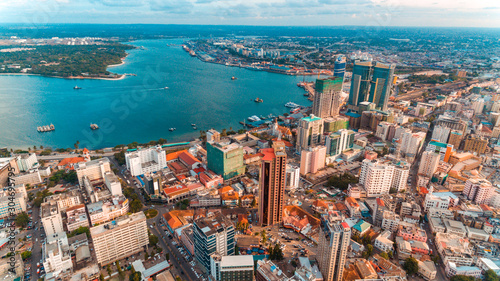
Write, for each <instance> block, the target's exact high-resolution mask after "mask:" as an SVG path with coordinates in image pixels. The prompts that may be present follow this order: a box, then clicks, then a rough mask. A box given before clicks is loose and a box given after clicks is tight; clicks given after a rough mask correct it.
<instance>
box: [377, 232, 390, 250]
mask: <svg viewBox="0 0 500 281" xmlns="http://www.w3.org/2000/svg"><path fill="white" fill-rule="evenodd" d="M390 237H391V231H389V230H386V231H384V232H382V233H381V234H380V235H379V236H378V237H377V238H376V239H375V242H374V243H373V247H375V248H377V249H379V250H380V251H382V252H389V251H393V250H394V242H393V241H392V240H391V239H390Z"/></svg>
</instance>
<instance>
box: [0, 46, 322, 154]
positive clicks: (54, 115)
mask: <svg viewBox="0 0 500 281" xmlns="http://www.w3.org/2000/svg"><path fill="white" fill-rule="evenodd" d="M182 42H183V40H182V39H169V40H143V41H135V42H132V43H131V44H132V45H135V46H138V47H141V46H142V48H137V49H133V50H130V51H129V55H128V56H127V58H126V59H125V63H124V64H123V65H119V66H113V67H110V68H109V70H110V71H111V72H115V73H120V74H123V73H128V74H135V75H136V76H126V77H125V78H124V79H122V80H113V81H109V80H91V79H86V80H70V79H60V78H50V77H41V76H26V75H0V147H5V146H7V147H9V148H24V149H26V148H27V147H32V146H34V145H36V146H40V145H43V146H44V147H52V148H67V147H71V148H73V145H74V143H75V142H76V141H79V142H80V148H83V147H87V148H91V149H99V148H104V147H113V146H115V145H117V144H128V143H131V142H134V141H136V142H139V143H145V142H149V141H150V140H158V139H159V138H165V139H167V141H168V142H169V143H173V142H181V141H190V140H193V139H194V138H196V137H199V135H200V133H199V131H200V130H205V131H206V130H208V129H210V128H214V129H217V130H222V129H224V128H225V129H228V130H229V128H231V127H232V129H235V130H236V129H240V128H242V126H241V125H240V124H239V122H240V121H243V120H244V119H246V118H247V117H249V116H252V115H258V116H260V115H265V116H267V115H269V114H273V115H279V114H283V113H285V112H287V111H288V109H287V108H286V107H284V104H285V103H287V102H289V101H293V102H295V103H298V104H300V105H304V106H309V105H310V104H311V102H310V101H308V100H307V99H306V98H305V97H304V96H303V93H304V91H303V90H302V89H300V88H299V87H297V85H296V84H297V83H298V82H300V81H302V79H303V77H298V76H287V75H282V74H275V73H268V72H263V71H252V70H247V69H243V68H238V67H227V66H223V65H218V64H211V63H205V62H202V61H200V60H198V59H197V58H193V57H190V56H189V54H188V53H186V52H185V51H184V50H183V49H182V48H181V47H180V45H179V44H181V43H182ZM168 44H178V45H177V46H167V45H168ZM233 76H234V77H236V78H237V80H231V77H233ZM314 78H315V77H309V78H308V79H306V80H312V79H314ZM75 86H79V87H81V88H82V89H80V90H75V89H73V87H75ZM165 87H168V89H165ZM257 97H259V98H261V99H263V100H264V102H263V103H255V102H254V101H253V100H254V99H255V98H257ZM90 123H97V124H98V125H99V126H100V129H99V130H94V131H92V130H90ZM191 123H195V124H196V126H197V130H194V129H193V128H192V127H191ZM49 124H54V126H55V128H56V129H55V131H53V132H46V133H39V132H37V130H36V128H37V126H42V125H49ZM169 128H176V130H175V131H173V132H170V131H169Z"/></svg>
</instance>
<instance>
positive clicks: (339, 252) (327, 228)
mask: <svg viewBox="0 0 500 281" xmlns="http://www.w3.org/2000/svg"><path fill="white" fill-rule="evenodd" d="M350 241H351V228H350V227H349V225H348V224H347V223H346V222H343V221H342V220H341V219H340V217H339V215H338V213H337V212H330V213H329V214H323V215H322V218H321V227H320V232H319V243H318V244H319V245H318V252H317V259H318V266H319V269H320V271H321V273H322V274H323V277H324V280H328V281H341V280H342V276H343V274H344V266H345V263H346V257H347V251H348V250H349V245H350Z"/></svg>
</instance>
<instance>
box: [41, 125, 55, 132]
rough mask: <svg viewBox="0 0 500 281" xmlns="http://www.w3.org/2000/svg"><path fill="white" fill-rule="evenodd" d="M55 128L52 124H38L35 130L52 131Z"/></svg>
mask: <svg viewBox="0 0 500 281" xmlns="http://www.w3.org/2000/svg"><path fill="white" fill-rule="evenodd" d="M55 129H56V127H54V124H50V125H45V126H38V127H37V128H36V130H37V131H38V132H40V133H44V132H50V131H54V130H55Z"/></svg>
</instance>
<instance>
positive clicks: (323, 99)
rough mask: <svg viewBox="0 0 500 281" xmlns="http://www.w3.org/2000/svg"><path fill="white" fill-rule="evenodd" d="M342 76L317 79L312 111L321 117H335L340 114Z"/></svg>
mask: <svg viewBox="0 0 500 281" xmlns="http://www.w3.org/2000/svg"><path fill="white" fill-rule="evenodd" d="M343 81H344V79H343V78H341V77H329V78H324V79H317V80H316V87H315V92H316V94H315V95H314V101H313V110H312V113H313V114H314V115H315V116H318V117H320V118H326V117H335V116H337V115H339V112H340V106H341V103H342V96H341V92H342V83H343Z"/></svg>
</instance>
